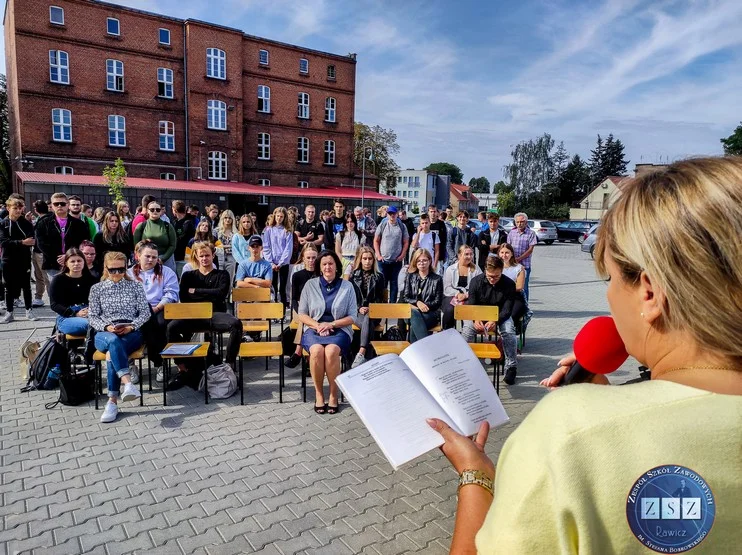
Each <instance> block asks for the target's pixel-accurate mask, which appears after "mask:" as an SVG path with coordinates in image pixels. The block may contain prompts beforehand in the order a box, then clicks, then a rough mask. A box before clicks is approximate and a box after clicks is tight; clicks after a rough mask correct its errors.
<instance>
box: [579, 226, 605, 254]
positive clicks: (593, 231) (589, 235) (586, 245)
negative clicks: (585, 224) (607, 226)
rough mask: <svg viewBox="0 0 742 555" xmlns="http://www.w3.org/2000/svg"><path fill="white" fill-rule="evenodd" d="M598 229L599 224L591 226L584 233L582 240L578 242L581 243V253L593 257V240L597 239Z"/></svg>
mask: <svg viewBox="0 0 742 555" xmlns="http://www.w3.org/2000/svg"><path fill="white" fill-rule="evenodd" d="M599 227H600V225H599V224H595V225H594V226H592V227H591V228H590V229H588V230H587V232H585V235H584V238H583V239H582V241H580V242H581V243H582V246H581V247H580V250H581V251H582V252H589V253H590V256H591V257H592V256H593V251H595V240H596V239H597V238H598V228H599Z"/></svg>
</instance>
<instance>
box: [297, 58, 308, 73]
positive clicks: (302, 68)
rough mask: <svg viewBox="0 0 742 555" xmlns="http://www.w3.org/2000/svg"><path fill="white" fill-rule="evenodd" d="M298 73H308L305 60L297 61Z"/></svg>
mask: <svg viewBox="0 0 742 555" xmlns="http://www.w3.org/2000/svg"><path fill="white" fill-rule="evenodd" d="M299 73H304V74H307V73H309V60H307V59H306V58H300V59H299Z"/></svg>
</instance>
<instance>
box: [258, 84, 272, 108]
mask: <svg viewBox="0 0 742 555" xmlns="http://www.w3.org/2000/svg"><path fill="white" fill-rule="evenodd" d="M261 104H262V106H261ZM258 112H262V113H264V114H270V112H271V88H270V87H269V86H268V85H258Z"/></svg>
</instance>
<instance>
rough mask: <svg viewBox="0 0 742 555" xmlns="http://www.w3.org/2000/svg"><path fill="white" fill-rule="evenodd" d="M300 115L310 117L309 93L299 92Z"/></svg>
mask: <svg viewBox="0 0 742 555" xmlns="http://www.w3.org/2000/svg"><path fill="white" fill-rule="evenodd" d="M297 115H298V117H300V118H302V119H309V93H299V110H298V114H297Z"/></svg>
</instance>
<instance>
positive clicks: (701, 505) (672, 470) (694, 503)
mask: <svg viewBox="0 0 742 555" xmlns="http://www.w3.org/2000/svg"><path fill="white" fill-rule="evenodd" d="M715 516H716V503H715V501H714V494H713V493H712V492H711V488H710V487H709V485H708V484H707V483H706V480H704V479H703V477H702V476H701V475H699V474H698V473H697V472H694V471H693V470H691V469H690V468H686V467H684V466H678V465H672V464H668V465H663V466H658V467H655V468H653V469H651V470H648V471H647V472H645V473H644V474H642V475H641V476H640V477H639V478H638V479H637V480H636V482H634V485H633V486H632V487H631V491H629V495H628V498H627V499H626V519H627V520H628V522H629V528H631V531H632V532H633V534H634V536H636V538H637V539H638V540H639V541H640V542H641V543H642V544H643V545H645V546H646V547H648V548H649V549H651V550H653V551H656V552H657V553H683V552H685V551H688V550H689V549H693V548H694V547H696V546H697V545H698V544H699V543H701V542H702V541H703V540H704V539H705V538H706V536H707V535H708V533H709V531H710V530H711V527H712V526H713V524H714V518H715Z"/></svg>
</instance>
